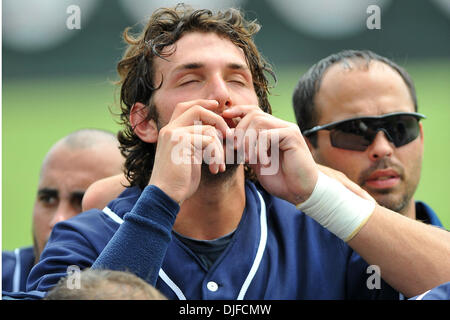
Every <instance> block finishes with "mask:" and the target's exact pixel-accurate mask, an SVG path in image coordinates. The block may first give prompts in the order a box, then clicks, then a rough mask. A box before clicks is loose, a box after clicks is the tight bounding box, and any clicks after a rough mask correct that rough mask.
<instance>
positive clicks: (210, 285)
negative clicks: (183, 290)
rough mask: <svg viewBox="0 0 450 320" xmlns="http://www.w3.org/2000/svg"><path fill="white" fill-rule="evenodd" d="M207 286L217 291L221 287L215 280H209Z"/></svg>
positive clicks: (210, 289)
mask: <svg viewBox="0 0 450 320" xmlns="http://www.w3.org/2000/svg"><path fill="white" fill-rule="evenodd" d="M206 288H208V290H209V291H211V292H216V291H217V290H218V289H219V285H218V284H217V283H216V282H214V281H209V282H208V283H207V284H206Z"/></svg>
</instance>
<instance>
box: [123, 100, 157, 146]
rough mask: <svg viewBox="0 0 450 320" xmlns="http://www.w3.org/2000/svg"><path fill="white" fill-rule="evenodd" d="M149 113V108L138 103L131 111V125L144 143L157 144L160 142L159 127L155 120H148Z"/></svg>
mask: <svg viewBox="0 0 450 320" xmlns="http://www.w3.org/2000/svg"><path fill="white" fill-rule="evenodd" d="M148 112H149V111H148V107H147V106H145V105H144V104H143V103H140V102H136V103H135V104H134V105H133V107H131V110H130V124H131V126H132V128H133V131H134V133H136V135H137V136H138V137H139V138H140V139H141V140H142V141H145V142H148V143H155V142H156V141H157V140H158V126H157V125H156V122H155V120H153V119H151V120H147V116H148Z"/></svg>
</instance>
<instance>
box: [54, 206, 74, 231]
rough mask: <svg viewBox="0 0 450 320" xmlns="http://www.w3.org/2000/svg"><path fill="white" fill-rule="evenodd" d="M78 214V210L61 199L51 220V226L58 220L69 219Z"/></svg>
mask: <svg viewBox="0 0 450 320" xmlns="http://www.w3.org/2000/svg"><path fill="white" fill-rule="evenodd" d="M76 214H77V212H76V210H75V209H74V208H73V207H72V206H71V205H70V204H69V203H67V202H65V201H60V203H59V204H58V207H57V208H56V211H55V213H54V215H53V217H52V219H51V221H50V228H53V227H54V226H55V224H57V223H58V222H61V221H64V220H67V219H69V218H71V217H73V216H75V215H76Z"/></svg>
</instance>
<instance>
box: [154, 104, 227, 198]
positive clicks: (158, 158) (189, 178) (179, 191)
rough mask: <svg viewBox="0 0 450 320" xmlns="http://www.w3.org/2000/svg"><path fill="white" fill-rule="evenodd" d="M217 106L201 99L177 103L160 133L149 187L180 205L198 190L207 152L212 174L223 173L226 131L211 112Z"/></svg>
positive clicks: (221, 119) (223, 123)
mask: <svg viewBox="0 0 450 320" xmlns="http://www.w3.org/2000/svg"><path fill="white" fill-rule="evenodd" d="M217 106H218V103H217V101H215V100H203V99H201V100H194V101H189V102H183V103H179V104H178V105H177V106H176V107H175V109H174V112H173V114H172V117H171V119H170V121H169V123H168V124H167V125H166V126H164V127H163V128H162V129H161V130H160V131H159V135H158V142H157V147H156V154H155V162H154V166H153V171H152V176H151V178H150V182H149V184H152V185H155V186H157V187H159V188H160V189H161V190H163V191H164V192H165V193H167V194H168V195H169V196H170V197H171V198H172V199H174V200H175V201H176V202H178V203H179V204H181V203H182V202H183V201H184V200H186V199H188V198H189V197H190V196H192V194H194V193H195V191H196V190H197V189H198V186H199V184H200V178H201V166H202V161H203V156H204V152H205V151H206V150H208V152H209V153H210V154H211V155H212V156H213V158H214V160H215V161H213V162H212V163H210V164H209V169H210V171H211V173H214V174H216V173H218V172H219V171H225V161H224V151H223V145H222V138H221V137H225V136H226V134H227V131H228V130H229V127H228V125H227V124H226V122H225V120H224V119H223V118H222V117H221V116H219V115H218V114H216V113H214V112H213V111H211V110H213V109H214V108H216V107H217ZM198 123H201V124H200V125H199V124H198Z"/></svg>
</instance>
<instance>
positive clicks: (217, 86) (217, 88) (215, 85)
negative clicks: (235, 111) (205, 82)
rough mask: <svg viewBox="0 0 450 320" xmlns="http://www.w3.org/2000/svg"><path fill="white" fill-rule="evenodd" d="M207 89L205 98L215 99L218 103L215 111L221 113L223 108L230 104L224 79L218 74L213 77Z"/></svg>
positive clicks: (228, 92)
mask: <svg viewBox="0 0 450 320" xmlns="http://www.w3.org/2000/svg"><path fill="white" fill-rule="evenodd" d="M207 90H208V94H207V98H208V99H211V100H216V101H217V102H218V103H219V105H218V107H217V113H219V114H221V113H222V112H223V111H224V110H225V109H227V108H229V107H231V106H232V101H231V96H230V91H229V88H228V86H227V83H226V81H225V80H224V79H223V78H222V77H221V76H220V75H216V76H214V77H213V79H212V81H211V83H210V85H209V86H208V88H207Z"/></svg>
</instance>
